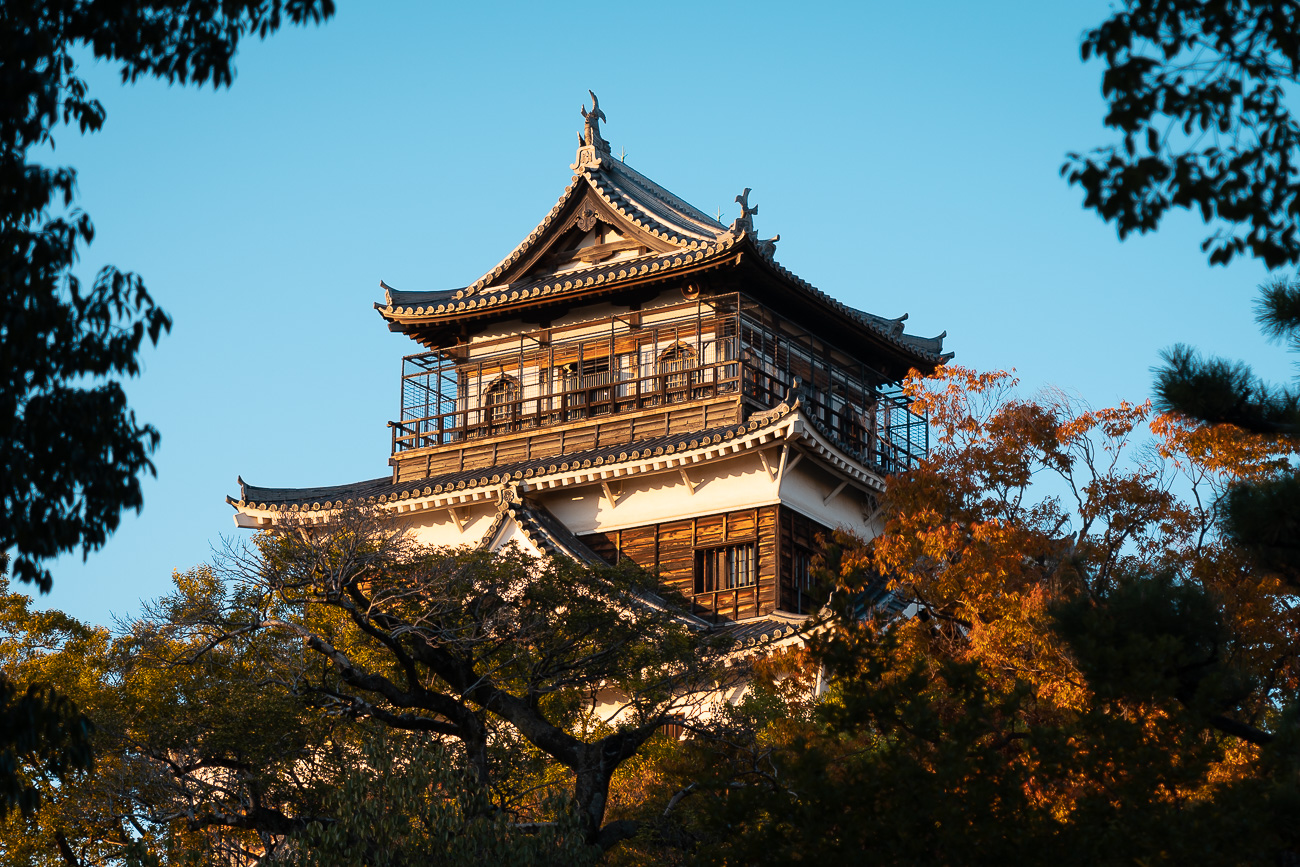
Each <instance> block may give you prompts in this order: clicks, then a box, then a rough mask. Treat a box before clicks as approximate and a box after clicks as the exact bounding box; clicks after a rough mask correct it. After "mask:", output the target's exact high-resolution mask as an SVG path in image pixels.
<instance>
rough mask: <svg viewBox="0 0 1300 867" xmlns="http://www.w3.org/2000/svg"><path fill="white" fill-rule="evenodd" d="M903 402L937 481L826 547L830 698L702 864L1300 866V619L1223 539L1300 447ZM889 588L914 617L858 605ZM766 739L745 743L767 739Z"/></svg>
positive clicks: (967, 380)
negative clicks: (919, 427)
mask: <svg viewBox="0 0 1300 867" xmlns="http://www.w3.org/2000/svg"><path fill="white" fill-rule="evenodd" d="M1016 385H1017V383H1016V380H1015V378H1014V377H1013V376H1012V375H1011V374H1008V373H1004V372H995V373H977V372H974V371H971V370H967V369H963V368H959V367H947V368H943V369H941V370H940V371H939V372H938V373H937V374H936V375H935V376H934V377H932V378H930V379H921V378H913V379H912V380H911V381H909V383H908V386H907V387H908V389H909V393H910V395H911V396H912V398H913V400H914V402H915V405H916V407H917V408H918V409H921V410H924V411H925V412H926V413H927V414H928V416H929V418H930V421H931V424H932V430H933V434H934V440H933V445H934V447H933V448H932V452H931V458H930V460H929V461H927V462H926V463H925V464H924V465H922V466H921V467H919V468H917V469H915V470H913V471H911V472H908V473H906V474H901V475H898V476H895V477H893V478H891V479H890V482H889V486H888V493H887V496H886V497H885V500H884V502H883V503H882V506H883V509H884V514H885V516H886V527H885V532H884V533H883V534H882V535H881V536H879V537H878V538H876V539H875V540H873V541H872V542H870V543H864V542H863V541H862V540H860V539H855V538H853V537H850V536H847V535H842V534H837V535H836V537H835V538H834V539H831V540H827V541H828V544H827V546H826V550H825V553H824V558H823V560H824V562H823V566H824V567H825V578H826V579H827V580H828V581H829V582H831V583H833V584H834V586H836V588H837V589H836V591H835V594H834V595H833V596H832V597H831V600H830V607H829V610H830V611H831V612H832V613H830V614H829V615H828V616H827V617H826V619H825V622H824V623H823V625H822V627H821V630H820V631H819V632H817V633H816V634H815V636H814V638H813V640H812V642H811V653H812V656H813V658H814V660H815V661H816V662H818V663H820V665H822V666H823V667H824V670H825V672H826V673H827V674H828V675H829V682H830V690H829V692H828V694H827V697H826V700H824V701H823V702H822V703H821V704H820V705H819V706H818V707H817V708H816V709H815V710H814V711H813V712H812V713H810V714H806V715H805V722H803V723H802V724H801V725H800V726H799V727H798V730H791V729H790V728H789V726H788V725H787V726H786V729H785V731H783V732H782V733H781V735H780V736H779V738H778V741H779V742H778V743H775V744H774V745H772V746H771V748H770V750H769V761H770V767H771V768H772V769H773V775H772V778H771V779H770V780H768V781H760V782H755V781H749V782H747V783H745V784H743V785H739V786H733V788H732V789H731V790H730V791H729V792H728V793H727V794H726V795H725V796H724V797H719V798H718V799H716V800H715V801H713V802H711V804H710V805H709V806H708V807H707V808H704V812H705V813H706V814H708V815H709V816H710V817H711V821H712V822H713V823H714V824H713V825H712V827H713V830H714V832H715V833H716V837H715V838H714V839H712V840H711V841H709V842H708V843H706V844H704V845H703V846H702V853H703V854H705V856H706V860H710V861H712V862H714V863H725V864H739V863H787V862H788V861H790V860H793V859H807V860H820V859H830V860H837V859H862V858H869V859H870V861H871V863H876V864H900V865H901V864H986V863H1017V864H1025V863H1034V864H1037V863H1042V864H1052V865H1057V867H1059V865H1067V864H1080V865H1083V864H1089V865H1091V864H1111V863H1115V864H1120V863H1122V864H1156V863H1198V864H1253V863H1279V861H1278V859H1279V858H1283V859H1284V858H1285V857H1290V854H1289V853H1295V852H1297V851H1300V836H1298V833H1300V832H1298V828H1300V823H1297V822H1296V821H1295V816H1297V815H1300V777H1298V775H1297V768H1298V767H1300V763H1298V762H1297V747H1298V746H1300V743H1298V739H1297V737H1296V721H1295V712H1296V709H1297V704H1296V694H1297V689H1300V661H1298V659H1297V650H1298V649H1300V643H1298V639H1300V621H1298V620H1297V617H1296V612H1295V602H1296V600H1295V599H1294V597H1292V596H1290V595H1288V594H1287V592H1285V591H1286V585H1284V584H1283V583H1282V582H1280V581H1279V579H1278V577H1277V576H1273V575H1269V574H1263V573H1260V572H1259V571H1257V570H1254V569H1252V568H1251V567H1250V565H1249V563H1248V561H1247V560H1246V559H1245V558H1244V557H1243V556H1241V554H1240V552H1238V551H1236V550H1234V549H1233V548H1232V546H1231V545H1230V544H1228V543H1227V542H1225V541H1224V540H1223V538H1222V537H1221V535H1220V534H1219V533H1218V532H1217V528H1216V521H1217V519H1218V515H1217V512H1216V508H1217V503H1218V502H1219V498H1220V496H1221V495H1222V493H1223V492H1224V491H1225V490H1226V489H1227V487H1228V486H1229V485H1231V484H1232V483H1233V482H1235V481H1238V480H1241V479H1251V478H1254V477H1259V476H1263V475H1267V474H1269V473H1271V472H1275V471H1276V470H1277V468H1278V467H1280V466H1285V465H1286V464H1287V462H1288V461H1291V460H1293V459H1294V456H1295V455H1294V451H1293V449H1294V442H1293V441H1291V442H1288V441H1287V440H1285V439H1277V438H1265V437H1260V436H1255V435H1249V434H1246V433H1244V432H1242V431H1239V430H1236V429H1233V428H1229V427H1222V426H1220V427H1215V428H1203V427H1199V426H1196V425H1193V424H1191V423H1189V422H1186V421H1184V420H1181V419H1179V418H1176V417H1170V416H1160V415H1155V414H1153V412H1152V410H1151V407H1150V405H1149V404H1136V405H1134V404H1128V403H1122V404H1120V405H1119V406H1117V407H1114V408H1109V409H1103V410H1092V409H1088V408H1087V407H1084V406H1082V405H1080V403H1079V402H1078V401H1076V400H1074V399H1072V398H1071V397H1070V396H1069V395H1066V394H1064V393H1061V392H1052V393H1046V394H1043V395H1040V396H1038V397H1036V398H1034V399H1026V398H1023V397H1021V396H1019V395H1018V394H1017V393H1016V390H1015V389H1016ZM881 582H888V584H889V586H890V587H891V588H892V589H893V592H894V593H895V594H897V595H898V596H899V597H901V599H903V600H906V602H907V603H908V606H909V607H908V609H907V611H908V613H909V614H911V615H913V616H911V617H910V618H909V619H906V620H902V621H900V620H897V619H892V620H891V619H886V618H882V617H878V616H872V615H871V614H870V613H866V614H865V615H864V612H866V611H868V609H867V608H866V606H864V600H865V599H868V598H872V596H871V594H870V593H869V592H868V591H869V590H870V588H872V587H875V586H878V585H879V584H880V583H881ZM773 731H774V729H773V728H771V727H768V728H767V729H766V730H764V731H761V732H760V731H755V733H754V737H753V740H752V741H751V743H754V744H757V743H758V742H759V741H760V740H761V739H762V738H764V737H766V738H769V739H770V738H771V737H772V732H773Z"/></svg>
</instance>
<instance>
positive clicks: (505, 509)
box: [230, 112, 946, 637]
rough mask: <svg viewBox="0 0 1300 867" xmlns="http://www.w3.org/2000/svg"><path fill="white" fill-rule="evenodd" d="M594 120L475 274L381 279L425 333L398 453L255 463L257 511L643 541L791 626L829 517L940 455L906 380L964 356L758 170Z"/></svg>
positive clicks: (852, 524) (511, 538) (538, 546)
mask: <svg viewBox="0 0 1300 867" xmlns="http://www.w3.org/2000/svg"><path fill="white" fill-rule="evenodd" d="M594 116H595V112H592V114H591V115H588V117H594ZM602 116H603V115H602ZM593 124H594V121H589V124H588V128H587V130H586V132H585V136H584V144H583V145H582V146H581V147H580V148H579V150H578V155H577V159H576V160H575V162H574V163H573V165H572V166H571V168H572V170H573V172H574V175H573V177H572V180H571V181H570V183H569V185H568V186H567V187H566V188H565V190H564V192H563V193H562V195H561V196H560V199H559V201H558V202H557V203H556V205H555V206H554V207H553V208H552V209H551V211H550V213H549V214H547V215H546V217H545V218H544V219H543V220H542V221H541V223H540V224H539V225H538V226H537V228H536V229H535V230H534V231H533V232H532V233H530V234H529V236H528V238H526V239H525V240H524V241H523V242H522V243H521V244H520V245H519V246H518V247H516V248H515V249H514V250H513V251H511V252H510V254H509V255H507V256H506V257H505V258H504V259H503V260H502V261H501V262H500V263H499V264H498V265H497V266H495V267H494V268H492V269H491V270H489V271H488V272H487V273H486V274H484V275H483V276H482V277H480V278H479V279H478V280H476V281H474V282H473V283H471V284H470V285H468V286H465V287H463V288H460V289H452V290H444V291H411V290H398V289H395V288H392V287H389V286H387V285H384V284H381V286H382V288H383V289H384V293H385V297H384V300H383V301H382V302H381V303H378V304H376V308H377V310H378V312H379V314H380V315H381V316H382V318H383V319H384V321H385V322H386V323H387V324H388V327H389V328H390V329H392V330H394V331H398V332H401V333H404V334H406V335H408V336H409V337H410V338H411V339H412V340H413V341H415V342H416V343H417V344H418V345H419V347H420V350H419V351H418V352H416V353H414V354H411V355H408V356H407V357H406V358H404V359H403V362H402V370H401V405H400V413H399V416H398V418H397V419H395V420H394V421H392V422H390V427H391V431H392V440H391V442H392V451H391V454H390V457H389V461H390V470H391V472H390V473H388V474H386V475H385V476H384V477H382V478H377V479H373V480H369V481H365V482H359V483H354V484H349V485H338V486H333V487H327V488H308V489H286V488H265V487H257V486H253V485H247V484H244V483H243V482H242V480H241V483H240V485H241V490H240V495H239V497H238V498H230V502H231V503H232V505H234V507H235V509H236V523H237V524H239V525H240V526H243V527H255V528H258V527H271V526H274V525H275V523H276V522H277V521H279V520H282V519H283V518H284V517H285V516H286V515H295V516H298V517H299V518H300V519H301V518H302V517H303V516H306V518H307V520H324V519H325V518H327V516H328V515H329V514H330V513H331V511H333V510H335V509H337V508H340V507H341V506H343V505H345V504H361V503H369V504H374V505H377V506H379V507H381V508H385V509H388V510H391V511H392V512H393V513H395V514H400V515H402V516H403V517H404V518H405V519H406V520H408V521H410V522H411V524H412V526H414V527H415V528H416V530H417V532H418V533H420V534H421V536H422V537H423V538H425V539H427V540H428V541H429V542H431V543H436V544H446V545H463V544H473V545H482V546H485V547H489V548H496V547H500V546H503V545H507V544H511V543H517V544H520V545H523V546H525V547H526V548H528V549H530V550H535V551H537V552H538V553H549V554H553V555H563V556H570V557H575V558H578V559H581V560H588V561H591V562H598V561H608V562H614V561H617V560H619V559H625V558H626V559H630V560H633V561H635V562H636V563H639V564H641V565H643V566H646V567H647V568H650V569H654V570H657V572H658V573H659V575H660V580H661V582H662V585H663V587H664V588H665V590H669V589H671V590H673V591H676V592H677V593H679V594H681V597H684V598H685V599H686V600H688V601H689V605H690V608H691V611H692V612H693V613H694V614H695V615H696V616H698V617H699V618H700V620H701V622H707V623H714V624H718V623H723V624H735V626H736V628H751V629H752V630H754V631H756V634H759V633H761V634H764V635H768V636H769V637H770V636H771V634H774V633H773V632H772V631H773V630H776V633H775V634H781V630H783V629H785V628H786V625H788V624H789V623H791V622H793V621H795V620H797V619H798V618H799V617H801V616H803V615H805V614H806V613H807V612H808V611H809V606H810V604H811V602H810V600H811V599H812V598H813V596H812V594H811V590H812V588H811V586H810V584H809V580H810V579H809V566H810V559H811V552H812V549H813V547H814V539H815V536H816V535H817V534H818V533H820V532H825V531H827V530H828V529H831V528H836V527H843V528H846V529H851V530H854V531H856V532H858V533H860V534H863V535H871V534H872V533H874V532H876V530H877V527H876V526H875V496H876V494H878V493H879V492H880V491H881V490H883V480H884V477H885V476H886V475H887V474H889V473H891V472H894V471H896V470H899V469H903V468H906V467H908V466H911V465H912V464H913V463H914V462H916V461H917V460H919V459H921V458H922V457H923V456H924V455H925V452H926V448H927V442H926V431H927V428H926V424H925V420H924V419H923V418H920V417H918V416H916V415H915V414H913V413H912V412H911V411H910V410H909V408H908V406H907V403H906V401H904V400H903V399H902V398H901V396H900V394H899V391H898V385H899V383H900V381H901V380H902V378H903V377H904V376H905V375H906V373H907V371H908V370H910V369H912V368H919V369H922V370H929V369H932V368H933V367H934V366H935V365H937V364H938V363H940V362H941V361H942V360H943V359H944V358H945V357H946V356H944V355H943V353H942V336H940V337H936V338H918V337H915V336H913V335H909V334H907V333H905V332H904V330H903V325H902V318H900V319H892V320H891V319H885V318H882V317H878V316H875V315H872V314H869V313H865V312H863V311H860V310H856V309H853V308H851V307H848V306H846V305H844V304H841V303H840V302H837V301H835V300H834V299H833V298H831V297H830V296H828V295H826V294H824V293H822V292H820V291H819V290H817V289H816V288H814V287H812V286H811V285H809V284H808V283H806V282H805V281H803V280H801V279H800V278H798V277H796V276H795V275H794V274H793V273H791V272H790V271H788V270H786V269H785V268H784V267H782V266H781V265H780V264H778V263H777V261H776V259H775V258H774V254H775V247H776V240H777V239H775V238H773V239H760V238H759V237H758V235H757V234H756V233H755V229H754V215H755V214H756V213H757V209H756V208H751V207H750V205H749V202H748V193H749V191H748V190H746V191H745V193H743V194H742V195H741V196H737V202H738V203H739V205H740V216H739V217H738V218H737V219H736V220H735V221H733V222H732V223H730V224H729V225H723V224H722V223H720V222H718V221H716V220H714V219H712V218H710V217H709V216H707V215H706V214H704V213H702V212H701V211H699V210H698V209H696V208H694V207H692V206H691V205H689V204H688V203H686V202H685V201H684V200H682V199H680V198H678V197H677V196H675V195H673V194H672V193H670V192H668V191H667V190H666V189H665V188H663V187H662V186H660V185H659V184H657V183H655V182H654V181H651V180H649V179H648V178H646V177H645V176H644V175H642V174H640V173H639V172H637V171H636V170H634V169H632V168H631V167H630V166H628V165H626V164H625V163H624V162H622V161H620V160H618V159H615V158H613V157H612V156H611V154H610V153H609V150H608V146H607V145H606V144H605V142H604V140H603V138H601V136H600V134H599V130H598V129H594V130H593V128H592V127H593ZM904 318H905V317H904Z"/></svg>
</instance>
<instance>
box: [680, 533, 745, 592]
mask: <svg viewBox="0 0 1300 867" xmlns="http://www.w3.org/2000/svg"><path fill="white" fill-rule="evenodd" d="M756 577H757V569H756V564H755V559H754V543H753V542H750V543H748V544H745V545H728V546H726V547H724V548H706V549H704V550H700V551H696V552H695V592H696V593H712V592H714V591H715V590H734V589H736V588H738V587H752V586H753V584H754V580H755V578H756Z"/></svg>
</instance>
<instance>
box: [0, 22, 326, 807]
mask: <svg viewBox="0 0 1300 867" xmlns="http://www.w3.org/2000/svg"><path fill="white" fill-rule="evenodd" d="M333 11H334V4H333V0H235V2H222V3H216V2H211V0H144V2H131V3H114V2H107V0H28V2H20V3H6V4H5V5H4V6H3V7H0V56H3V57H4V64H3V67H2V68H0V455H2V457H0V491H3V494H2V495H0V553H2V554H3V555H4V560H5V566H6V567H7V568H10V569H12V574H13V575H14V576H15V577H17V578H18V580H20V581H24V582H31V583H34V584H36V585H37V586H38V587H39V588H40V589H41V591H42V592H46V591H48V590H49V588H50V582H51V577H50V571H49V568H48V567H47V566H46V565H45V563H46V562H47V561H48V560H50V559H51V558H53V557H56V556H58V555H60V554H64V553H67V552H70V551H74V550H77V549H78V548H80V549H81V551H82V552H83V554H84V555H88V554H89V553H90V552H91V551H93V550H95V549H97V548H99V547H101V546H102V545H103V544H104V542H105V541H106V540H107V539H108V536H109V534H110V533H112V532H113V531H114V530H115V529H116V528H117V525H118V522H119V520H120V518H121V513H122V511H123V510H125V509H137V510H138V509H139V508H140V506H141V503H142V500H141V494H140V476H141V474H142V473H146V472H148V473H152V472H153V469H154V468H153V464H152V462H151V461H150V458H149V456H150V454H151V453H152V452H153V450H154V449H155V448H156V447H157V445H158V440H159V435H158V431H157V430H156V429H155V428H154V427H153V426H152V425H149V424H141V423H139V422H137V420H136V418H135V414H134V413H133V412H132V411H131V410H130V408H129V407H128V406H127V401H126V394H125V392H124V391H123V389H122V385H121V379H122V378H125V377H131V376H135V375H137V374H138V373H139V372H140V357H139V356H140V351H141V349H142V347H143V346H144V341H145V339H146V338H148V340H149V342H150V343H157V341H158V339H159V337H160V336H161V334H162V332H164V331H167V330H168V329H170V327H171V319H170V317H168V315H167V314H166V312H164V311H163V310H162V309H161V308H160V307H158V306H157V304H155V303H154V301H153V298H152V297H151V296H150V294H149V292H148V291H147V290H146V289H145V285H144V282H143V281H142V280H141V279H140V277H139V276H137V275H135V274H132V273H128V272H124V271H120V270H118V269H117V268H114V267H112V266H107V267H105V268H104V269H102V270H101V271H100V272H99V274H98V276H97V277H96V278H95V280H94V282H93V284H92V285H91V286H90V287H88V288H87V287H84V286H83V285H82V283H81V281H80V280H79V278H78V277H77V276H76V275H75V274H74V273H73V266H74V265H75V263H76V261H77V259H78V257H79V255H80V251H81V249H82V248H83V247H84V245H87V244H89V243H90V242H91V240H92V239H93V238H94V226H93V224H92V223H91V221H90V217H89V216H88V215H87V214H86V213H85V212H83V211H81V210H80V209H78V208H76V207H75V206H74V202H75V193H76V179H77V175H76V172H75V170H73V169H72V168H69V167H59V168H53V167H50V166H47V165H44V164H42V163H41V162H39V161H38V159H36V158H35V157H33V153H32V152H33V150H34V149H37V148H40V147H42V146H45V145H51V146H52V145H53V144H54V131H55V129H56V128H58V127H60V126H65V127H75V128H76V129H78V130H79V131H80V132H81V133H83V134H84V133H87V132H95V131H96V130H98V129H99V128H100V127H101V126H102V125H103V123H104V119H105V116H106V115H105V111H104V107H103V105H102V104H100V102H99V101H98V100H97V99H94V98H93V97H92V96H91V95H90V93H89V90H88V88H87V85H86V82H85V81H84V80H83V79H81V78H80V77H78V75H77V64H76V55H77V53H78V52H79V51H82V50H86V51H89V53H90V54H91V55H92V56H93V57H95V58H103V59H107V60H110V61H114V62H116V63H118V64H120V68H121V73H122V80H123V81H124V82H129V81H134V80H136V79H137V78H139V77H141V76H152V77H156V78H161V79H163V80H165V81H167V82H170V83H180V84H188V83H194V84H199V85H202V84H204V83H207V82H209V81H210V82H212V84H213V86H214V87H225V86H229V85H230V83H231V82H232V80H233V78H234V67H233V65H232V62H233V58H234V55H235V50H236V48H237V47H238V45H239V41H240V40H241V39H242V38H244V37H245V36H247V35H256V36H258V37H259V38H265V37H266V36H268V35H270V34H271V33H273V32H274V31H276V30H278V29H279V28H280V26H281V24H282V23H283V21H284V20H285V18H287V19H288V20H289V21H290V22H291V23H294V24H304V23H306V22H309V21H310V22H320V21H323V20H324V19H326V18H328V17H330V16H331V15H332V14H333ZM10 552H12V556H10ZM17 691H19V690H18V687H17V686H16V685H15V683H14V682H12V681H10V680H9V679H8V678H7V677H6V676H5V675H4V674H0V696H3V698H2V699H0V703H2V706H3V708H4V710H3V713H5V714H6V724H4V725H0V755H3V756H9V755H11V754H14V753H15V752H26V751H28V750H30V749H32V748H33V747H35V746H37V745H39V744H42V743H43V744H45V747H46V748H48V749H51V750H54V753H51V754H50V755H49V756H48V757H47V762H54V764H55V765H59V764H60V763H63V762H65V761H68V762H72V763H73V764H84V759H85V757H84V755H83V752H84V749H85V746H86V739H85V737H84V731H85V727H84V726H83V725H81V724H80V723H78V722H76V721H77V720H78V719H79V717H78V715H77V712H76V709H75V708H74V707H72V706H70V705H69V704H68V703H67V702H66V701H65V700H64V699H61V698H60V697H59V696H58V694H57V693H56V692H54V691H53V690H52V689H51V688H50V687H49V686H48V685H43V686H36V685H34V684H33V685H31V686H29V687H27V688H26V693H25V694H24V697H23V698H21V699H16V698H14V696H15V695H16V692H17ZM29 724H30V726H31V727H30V728H29V727H28V725H29ZM50 739H53V740H50ZM56 745H57V746H56ZM67 751H70V752H67ZM65 752H66V755H65V754H64V753H65ZM56 754H57V755H64V758H62V759H57V760H56V759H55V758H54V756H55V755H56ZM74 757H75V758H74ZM0 790H3V791H4V792H5V793H6V794H7V795H12V794H14V793H19V794H20V795H21V798H22V799H23V800H22V803H24V804H29V802H28V801H27V800H25V799H26V798H27V797H28V795H30V794H31V790H30V789H28V788H27V784H26V783H25V782H24V778H23V775H22V772H21V770H20V769H19V768H18V767H17V766H16V765H15V764H14V763H12V762H8V761H4V760H0ZM22 793H26V794H22Z"/></svg>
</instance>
